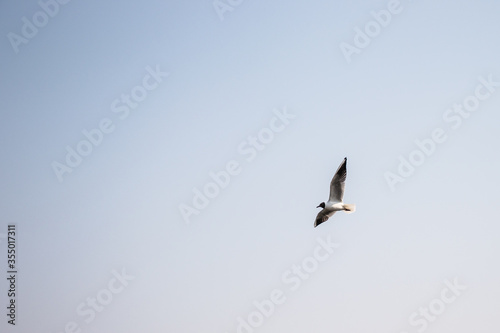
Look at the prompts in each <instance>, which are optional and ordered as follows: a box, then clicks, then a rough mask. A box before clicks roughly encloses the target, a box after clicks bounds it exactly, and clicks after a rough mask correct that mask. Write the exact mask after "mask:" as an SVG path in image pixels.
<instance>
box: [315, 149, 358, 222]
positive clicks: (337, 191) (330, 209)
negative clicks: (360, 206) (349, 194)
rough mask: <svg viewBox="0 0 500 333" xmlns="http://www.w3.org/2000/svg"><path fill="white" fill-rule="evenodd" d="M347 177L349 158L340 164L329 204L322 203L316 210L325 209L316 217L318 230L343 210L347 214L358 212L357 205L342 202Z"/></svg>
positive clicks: (331, 186) (333, 182)
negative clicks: (322, 224)
mask: <svg viewBox="0 0 500 333" xmlns="http://www.w3.org/2000/svg"><path fill="white" fill-rule="evenodd" d="M346 177H347V157H346V158H344V160H343V161H342V163H341V164H340V166H339V168H338V169H337V172H335V175H334V176H333V178H332V182H331V183H330V198H328V202H327V203H324V202H322V203H320V204H319V206H318V207H316V208H319V207H321V208H323V209H322V210H321V211H320V212H319V213H318V216H316V221H315V222H314V227H315V228H316V227H317V226H318V225H320V224H321V223H323V222H326V221H327V220H328V219H329V218H330V217H331V216H332V215H333V214H335V212H337V211H339V210H343V211H345V212H346V213H353V212H354V211H355V210H356V205H352V204H345V203H344V202H342V199H343V197H344V188H345V179H346Z"/></svg>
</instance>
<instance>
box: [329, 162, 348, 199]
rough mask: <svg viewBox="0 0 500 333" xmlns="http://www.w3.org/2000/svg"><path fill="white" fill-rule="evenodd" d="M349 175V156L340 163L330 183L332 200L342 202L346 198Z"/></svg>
mask: <svg viewBox="0 0 500 333" xmlns="http://www.w3.org/2000/svg"><path fill="white" fill-rule="evenodd" d="M346 177H347V157H346V158H344V161H342V163H341V164H340V166H339V168H338V169H337V172H335V175H334V176H333V178H332V182H331V183H330V201H333V202H342V199H343V198H344V188H345V179H346Z"/></svg>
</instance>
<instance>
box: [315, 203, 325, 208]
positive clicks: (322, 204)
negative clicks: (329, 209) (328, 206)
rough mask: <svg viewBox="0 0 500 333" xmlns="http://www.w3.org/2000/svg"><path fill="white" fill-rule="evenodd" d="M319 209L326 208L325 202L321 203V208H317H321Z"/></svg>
mask: <svg viewBox="0 0 500 333" xmlns="http://www.w3.org/2000/svg"><path fill="white" fill-rule="evenodd" d="M319 207H321V208H325V203H324V202H322V203H320V204H319V206H317V207H316V208H319Z"/></svg>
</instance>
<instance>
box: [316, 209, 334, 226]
mask: <svg viewBox="0 0 500 333" xmlns="http://www.w3.org/2000/svg"><path fill="white" fill-rule="evenodd" d="M333 214H335V211H331V212H329V213H327V212H326V209H322V210H321V211H320V212H319V213H318V215H317V216H316V221H314V227H315V228H316V227H317V226H318V225H320V224H321V223H323V222H326V221H328V219H329V218H330V217H331V216H332V215H333Z"/></svg>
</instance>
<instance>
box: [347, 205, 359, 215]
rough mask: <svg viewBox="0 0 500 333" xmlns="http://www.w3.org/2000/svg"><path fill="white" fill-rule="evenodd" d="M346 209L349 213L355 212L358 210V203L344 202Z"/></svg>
mask: <svg viewBox="0 0 500 333" xmlns="http://www.w3.org/2000/svg"><path fill="white" fill-rule="evenodd" d="M344 211H345V212H346V213H347V214H351V213H354V212H355V211H356V205H354V204H344Z"/></svg>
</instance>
